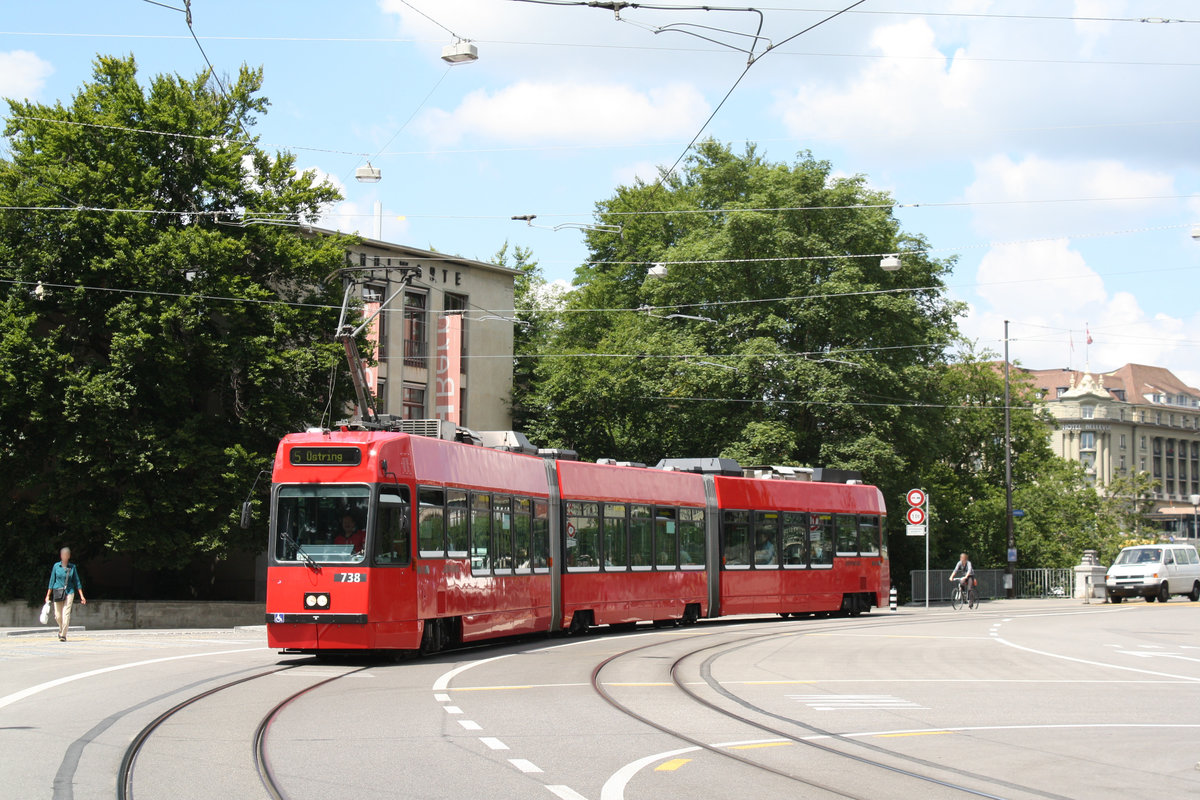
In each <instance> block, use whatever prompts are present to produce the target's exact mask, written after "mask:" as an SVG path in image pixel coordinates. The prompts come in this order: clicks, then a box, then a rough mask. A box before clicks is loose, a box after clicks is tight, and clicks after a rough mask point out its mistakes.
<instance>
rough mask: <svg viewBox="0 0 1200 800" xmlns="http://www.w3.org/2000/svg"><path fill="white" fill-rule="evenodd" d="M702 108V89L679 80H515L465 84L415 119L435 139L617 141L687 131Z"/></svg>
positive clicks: (704, 106) (685, 133) (705, 105)
mask: <svg viewBox="0 0 1200 800" xmlns="http://www.w3.org/2000/svg"><path fill="white" fill-rule="evenodd" d="M708 112H709V105H708V102H707V101H706V100H705V99H704V97H703V95H701V94H700V92H699V91H698V90H697V89H696V88H695V87H693V86H690V85H688V84H682V83H674V84H669V85H666V86H662V87H659V88H653V89H649V90H647V91H639V90H637V89H634V88H632V87H630V86H626V85H621V84H605V83H590V84H587V83H576V82H562V83H555V82H534V81H521V82H519V83H516V84H513V85H511V86H507V87H505V88H503V89H500V90H498V91H495V92H488V91H486V90H484V89H479V90H476V91H474V92H471V93H470V94H468V95H467V96H466V97H465V98H463V101H462V102H461V103H460V104H459V106H458V107H457V108H456V109H454V110H453V111H444V110H442V109H435V110H433V111H430V112H428V113H426V114H425V115H424V116H423V117H422V118H421V119H420V120H419V123H418V124H419V126H420V128H421V130H423V131H424V133H425V134H426V135H427V136H429V137H430V138H431V139H435V140H437V141H438V142H439V143H454V142H458V141H460V140H461V139H463V138H465V137H468V136H470V137H481V138H487V139H499V140H502V141H508V142H522V143H529V142H550V141H552V142H558V143H561V142H578V141H588V142H600V141H603V142H610V143H615V142H628V141H643V140H645V139H646V138H647V137H648V136H649V137H650V138H656V139H671V138H679V137H681V136H690V135H691V134H692V133H694V132H695V131H696V129H697V128H698V127H699V125H700V123H701V122H703V120H704V119H705V117H706V116H707V115H708Z"/></svg>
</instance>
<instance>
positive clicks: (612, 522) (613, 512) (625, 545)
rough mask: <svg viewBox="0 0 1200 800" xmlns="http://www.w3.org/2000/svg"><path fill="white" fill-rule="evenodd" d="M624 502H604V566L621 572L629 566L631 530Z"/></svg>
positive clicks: (611, 570)
mask: <svg viewBox="0 0 1200 800" xmlns="http://www.w3.org/2000/svg"><path fill="white" fill-rule="evenodd" d="M625 515H626V510H625V504H624V503H605V504H604V568H605V569H606V570H608V571H609V572H620V571H621V570H625V569H628V568H629V532H628V531H627V530H626V520H625Z"/></svg>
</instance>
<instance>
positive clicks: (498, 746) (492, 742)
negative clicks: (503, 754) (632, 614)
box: [479, 736, 508, 750]
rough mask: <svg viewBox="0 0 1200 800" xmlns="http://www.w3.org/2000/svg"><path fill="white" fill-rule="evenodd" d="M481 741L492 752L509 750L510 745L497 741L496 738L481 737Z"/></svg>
mask: <svg viewBox="0 0 1200 800" xmlns="http://www.w3.org/2000/svg"><path fill="white" fill-rule="evenodd" d="M479 741H481V742H483V743H484V744H486V745H487V746H488V747H490V748H491V749H492V750H507V749H508V745H506V744H505V743H504V742H502V741H500V740H499V739H497V738H496V737H495V736H480V737H479Z"/></svg>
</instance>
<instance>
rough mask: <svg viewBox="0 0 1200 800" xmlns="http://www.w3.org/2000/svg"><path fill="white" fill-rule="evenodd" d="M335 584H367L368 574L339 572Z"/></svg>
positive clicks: (334, 579) (334, 580)
mask: <svg viewBox="0 0 1200 800" xmlns="http://www.w3.org/2000/svg"><path fill="white" fill-rule="evenodd" d="M333 582H334V583H366V582H367V573H365V572H338V573H335V574H334V576H333Z"/></svg>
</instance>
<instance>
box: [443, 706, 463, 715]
mask: <svg viewBox="0 0 1200 800" xmlns="http://www.w3.org/2000/svg"><path fill="white" fill-rule="evenodd" d="M442 708H444V709H446V713H447V714H461V713H462V709H461V708H459V707H458V706H442Z"/></svg>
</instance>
